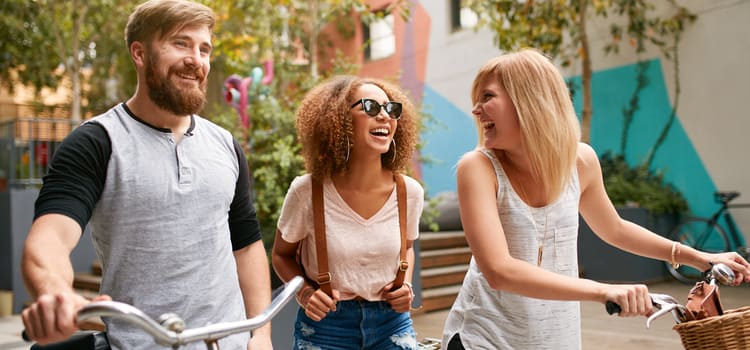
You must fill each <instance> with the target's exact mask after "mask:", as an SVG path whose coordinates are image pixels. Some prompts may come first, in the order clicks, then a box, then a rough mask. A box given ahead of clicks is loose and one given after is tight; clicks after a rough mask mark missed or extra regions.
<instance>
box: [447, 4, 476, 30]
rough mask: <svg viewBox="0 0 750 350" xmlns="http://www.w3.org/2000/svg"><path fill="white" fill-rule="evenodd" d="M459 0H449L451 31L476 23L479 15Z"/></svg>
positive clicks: (469, 26) (472, 25) (470, 26)
mask: <svg viewBox="0 0 750 350" xmlns="http://www.w3.org/2000/svg"><path fill="white" fill-rule="evenodd" d="M461 2H462V1H461V0H450V16H451V29H453V31H457V30H461V29H466V28H472V27H474V26H475V25H477V21H478V20H479V16H477V13H476V12H474V11H472V10H471V9H470V8H468V7H466V6H462V5H461Z"/></svg>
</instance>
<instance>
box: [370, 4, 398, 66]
mask: <svg viewBox="0 0 750 350" xmlns="http://www.w3.org/2000/svg"><path fill="white" fill-rule="evenodd" d="M363 34H364V42H365V59H367V60H378V59H381V58H385V57H388V56H390V55H393V54H394V53H395V52H396V36H395V34H394V33H393V14H390V13H389V14H387V15H385V16H383V17H382V18H379V19H376V20H374V21H373V22H371V23H370V24H369V25H365V26H364V33H363Z"/></svg>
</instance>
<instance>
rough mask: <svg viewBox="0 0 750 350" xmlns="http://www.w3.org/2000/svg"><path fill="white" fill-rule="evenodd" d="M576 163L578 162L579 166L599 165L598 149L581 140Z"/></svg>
mask: <svg viewBox="0 0 750 350" xmlns="http://www.w3.org/2000/svg"><path fill="white" fill-rule="evenodd" d="M576 163H578V168H581V167H584V168H588V167H591V166H599V156H597V155H596V151H594V148H593V147H591V145H589V144H587V143H583V142H579V143H578V152H577V157H576Z"/></svg>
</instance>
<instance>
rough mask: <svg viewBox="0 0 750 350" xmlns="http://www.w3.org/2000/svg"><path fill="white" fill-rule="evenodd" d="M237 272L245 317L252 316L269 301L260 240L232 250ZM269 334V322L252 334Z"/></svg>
mask: <svg viewBox="0 0 750 350" xmlns="http://www.w3.org/2000/svg"><path fill="white" fill-rule="evenodd" d="M234 255H235V260H236V262H237V274H238V278H239V282H240V289H242V298H243V300H244V302H245V313H246V314H247V317H248V318H249V317H253V316H256V315H258V314H260V313H261V312H263V310H265V308H266V307H267V306H268V305H269V304H270V303H271V277H270V272H269V268H268V258H267V257H266V250H265V249H264V247H263V242H262V241H257V242H255V243H253V244H251V245H249V246H247V247H245V248H243V249H240V250H238V251H235V252H234ZM263 333H267V334H268V335H269V336H270V334H271V323H270V322H269V323H268V324H266V325H265V326H263V327H261V328H259V329H257V330H255V331H254V332H253V334H254V335H258V334H263Z"/></svg>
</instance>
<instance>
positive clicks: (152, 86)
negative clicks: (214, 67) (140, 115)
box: [146, 53, 208, 116]
mask: <svg viewBox="0 0 750 350" xmlns="http://www.w3.org/2000/svg"><path fill="white" fill-rule="evenodd" d="M158 65H159V59H158V57H156V55H152V54H150V53H147V54H146V86H148V96H149V97H150V98H151V101H153V102H154V103H155V104H156V105H157V106H159V107H160V108H161V109H163V110H166V111H169V112H172V113H174V114H175V115H180V116H182V115H191V114H196V113H198V112H200V111H201V110H202V109H203V106H205V105H206V86H207V85H208V84H207V79H205V77H204V76H203V72H202V71H201V70H200V69H191V68H188V67H185V68H183V70H182V71H177V70H176V69H175V68H173V67H170V68H169V70H168V71H167V73H166V75H161V74H160V73H159V72H158V70H157V66H158ZM179 73H184V74H187V75H194V76H197V77H198V79H199V80H202V81H201V82H200V83H199V85H198V87H197V88H192V87H190V88H181V87H178V86H176V85H175V84H174V83H173V82H172V81H171V79H170V77H173V76H178V74H179Z"/></svg>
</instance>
